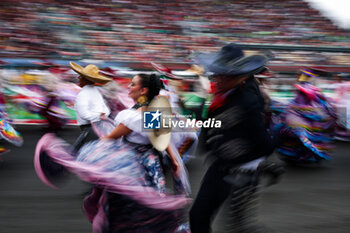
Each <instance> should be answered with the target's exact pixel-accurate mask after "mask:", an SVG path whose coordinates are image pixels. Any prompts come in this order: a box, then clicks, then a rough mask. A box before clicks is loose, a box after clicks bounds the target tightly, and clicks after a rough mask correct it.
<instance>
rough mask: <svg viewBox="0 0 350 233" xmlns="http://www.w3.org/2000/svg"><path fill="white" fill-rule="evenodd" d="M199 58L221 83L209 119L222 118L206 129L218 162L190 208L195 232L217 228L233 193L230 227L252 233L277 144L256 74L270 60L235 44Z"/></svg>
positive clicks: (207, 143)
mask: <svg viewBox="0 0 350 233" xmlns="http://www.w3.org/2000/svg"><path fill="white" fill-rule="evenodd" d="M197 58H198V60H199V62H200V63H201V64H203V65H204V66H205V67H206V69H207V70H208V71H209V72H211V73H212V75H211V78H213V79H214V82H215V83H216V86H215V88H216V90H215V91H216V93H215V97H214V99H213V101H212V104H211V105H210V107H209V114H208V117H209V118H215V119H216V120H221V121H222V126H221V128H211V129H208V130H203V129H202V132H201V136H200V140H201V141H202V144H204V145H205V146H206V149H207V150H208V151H209V154H210V156H211V157H212V158H213V159H214V162H213V163H212V164H211V165H210V167H209V169H208V170H207V172H206V174H205V176H204V178H203V180H202V185H201V187H200V190H199V192H198V195H197V197H196V200H195V202H194V204H193V206H192V209H191V211H190V226H191V231H192V233H209V232H212V229H211V222H212V220H213V217H214V216H215V214H216V212H217V211H218V209H219V208H220V206H221V205H222V203H223V202H224V201H225V200H226V199H228V198H229V197H231V206H232V209H231V211H232V213H233V214H232V215H231V216H230V219H229V221H228V223H229V227H228V228H229V229H228V231H229V232H242V233H243V232H249V233H252V232H254V230H253V229H250V228H249V226H248V224H247V221H248V219H249V214H251V213H249V211H254V210H253V209H249V208H248V207H249V204H251V202H252V201H253V200H254V198H255V196H256V194H257V192H256V191H257V185H258V178H259V177H258V166H259V164H260V162H262V161H263V160H264V157H266V156H268V155H270V154H271V153H272V151H273V148H274V146H273V142H272V139H271V137H270V135H269V134H268V133H267V131H266V129H265V126H264V120H263V115H262V112H263V111H264V100H263V97H262V96H261V93H260V90H259V87H258V86H257V83H256V81H255V80H254V77H253V75H254V74H256V73H258V72H259V71H261V70H262V69H263V67H264V65H265V63H266V60H267V59H266V58H265V57H264V56H260V55H253V56H249V57H245V56H244V54H243V51H242V50H241V49H240V48H239V47H238V46H237V45H235V44H229V45H226V46H224V47H223V48H222V49H221V50H220V51H219V52H217V53H210V54H200V55H199V56H198V57H197Z"/></svg>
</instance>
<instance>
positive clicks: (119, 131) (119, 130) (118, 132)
mask: <svg viewBox="0 0 350 233" xmlns="http://www.w3.org/2000/svg"><path fill="white" fill-rule="evenodd" d="M131 132H132V130H131V129H129V128H128V127H126V126H125V125H123V124H122V123H120V124H119V125H118V126H117V127H115V128H114V129H113V131H112V132H111V133H110V134H109V135H107V136H106V137H104V138H103V139H118V138H120V137H122V136H125V135H128V134H129V133H131Z"/></svg>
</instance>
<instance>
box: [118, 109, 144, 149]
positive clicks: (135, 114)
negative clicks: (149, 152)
mask: <svg viewBox="0 0 350 233" xmlns="http://www.w3.org/2000/svg"><path fill="white" fill-rule="evenodd" d="M114 121H115V123H116V125H119V124H123V125H125V126H126V127H128V128H129V129H131V130H132V132H131V133H130V134H128V135H126V136H125V139H126V140H127V141H129V142H133V143H137V144H150V143H151V142H150V141H149V139H148V136H147V132H144V131H142V129H143V124H142V112H141V111H137V110H136V109H125V110H123V111H121V112H119V113H118V115H117V116H116V118H115V119H114Z"/></svg>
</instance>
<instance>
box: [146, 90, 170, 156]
mask: <svg viewBox="0 0 350 233" xmlns="http://www.w3.org/2000/svg"><path fill="white" fill-rule="evenodd" d="M157 110H158V111H159V112H160V113H161V114H162V115H161V120H163V119H164V120H165V122H166V123H168V122H169V121H168V120H171V119H169V118H171V116H172V111H171V106H170V103H169V100H168V98H167V97H165V96H157V97H155V98H154V99H153V100H152V102H151V103H150V104H149V106H148V109H147V111H152V112H157ZM170 137H171V125H167V128H164V127H163V124H161V126H160V129H153V130H152V131H150V132H149V133H148V138H149V140H150V142H151V143H152V145H153V146H154V148H155V149H157V150H158V151H164V150H165V149H166V148H167V147H168V145H169V143H170Z"/></svg>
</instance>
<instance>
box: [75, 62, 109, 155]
mask: <svg viewBox="0 0 350 233" xmlns="http://www.w3.org/2000/svg"><path fill="white" fill-rule="evenodd" d="M70 67H71V68H72V69H73V70H74V71H75V72H76V73H78V74H79V77H78V78H79V86H80V87H81V90H80V92H79V94H78V96H77V98H76V100H75V105H74V108H75V113H76V117H77V124H78V125H79V127H80V129H81V130H82V132H81V134H80V135H79V137H78V139H77V140H76V141H75V143H74V148H75V150H76V151H78V150H79V149H80V147H81V146H82V145H83V144H84V143H86V142H88V141H92V140H96V139H98V137H97V135H96V134H95V133H94V132H93V130H92V128H91V123H92V122H96V121H99V120H100V119H104V118H106V117H108V115H109V114H110V109H109V108H108V106H107V105H106V103H105V101H104V99H103V96H102V94H101V93H100V92H99V90H98V88H97V87H96V86H94V84H96V83H97V84H105V83H107V82H109V81H111V79H110V78H108V77H106V76H104V75H101V74H99V69H98V67H97V66H95V65H91V64H90V65H88V66H86V67H81V66H79V65H78V64H76V63H74V62H70Z"/></svg>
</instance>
